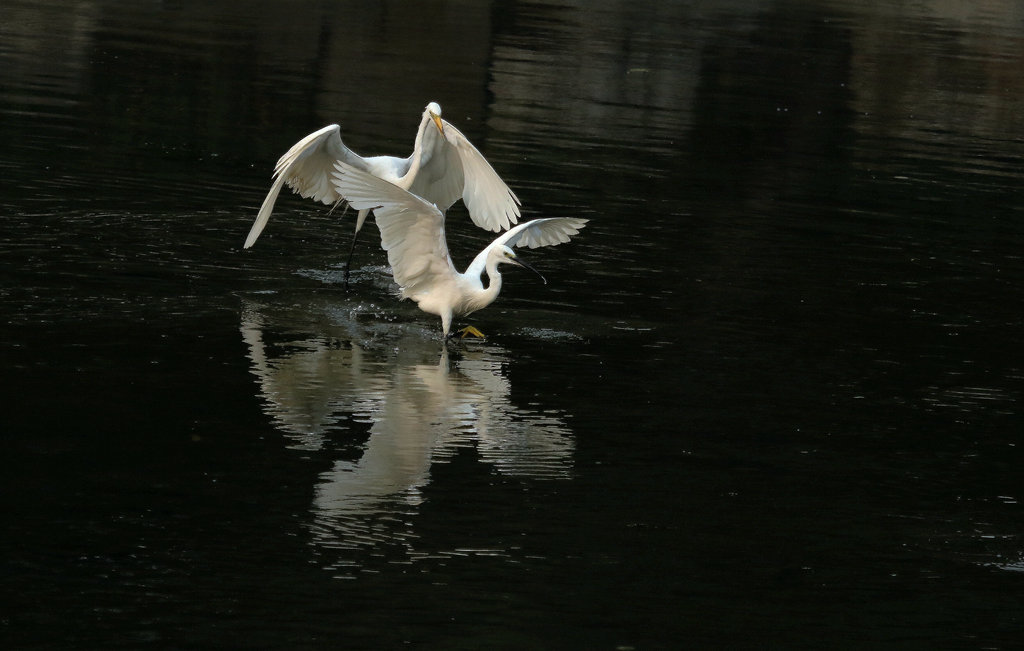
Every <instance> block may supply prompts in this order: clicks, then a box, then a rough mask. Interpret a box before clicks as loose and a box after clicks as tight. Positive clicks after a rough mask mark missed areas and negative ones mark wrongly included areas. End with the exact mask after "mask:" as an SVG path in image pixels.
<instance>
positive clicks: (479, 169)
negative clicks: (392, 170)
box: [409, 120, 520, 232]
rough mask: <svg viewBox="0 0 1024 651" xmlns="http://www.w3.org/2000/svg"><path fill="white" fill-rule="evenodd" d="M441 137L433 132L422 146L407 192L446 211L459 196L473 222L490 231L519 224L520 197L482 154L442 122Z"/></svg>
mask: <svg viewBox="0 0 1024 651" xmlns="http://www.w3.org/2000/svg"><path fill="white" fill-rule="evenodd" d="M441 123H442V125H443V127H444V138H441V137H440V134H437V133H436V130H433V129H428V132H427V135H429V136H431V138H430V139H429V140H430V142H428V139H427V138H424V146H426V147H429V148H430V150H431V152H430V155H429V158H425V160H424V161H423V163H422V164H421V166H420V169H419V172H417V174H416V178H415V179H414V180H413V183H412V185H411V186H410V187H409V191H410V192H412V193H413V194H416V195H419V196H421V197H423V198H425V199H427V200H428V201H431V202H433V203H434V204H436V205H437V207H438V208H439V209H440V210H441V211H442V212H444V211H447V210H448V208H450V207H451V205H452V204H453V203H455V201H456V200H458V199H459V197H462V200H463V202H465V204H466V208H467V210H469V216H470V218H471V219H472V220H473V223H474V224H476V225H477V226H479V227H480V228H484V229H486V230H489V231H495V232H497V231H502V230H505V229H507V228H509V227H510V226H511V225H512V224H515V223H516V222H517V221H519V217H520V212H519V205H520V202H519V197H517V196H516V195H515V193H514V192H512V190H511V189H509V187H508V186H507V185H506V184H505V182H504V181H502V180H501V177H500V176H498V173H497V172H495V171H494V168H493V167H491V164H490V163H488V162H487V159H486V158H484V155H483V154H481V153H480V151H479V150H478V149H477V148H476V147H474V146H473V143H471V142H470V141H469V139H468V138H466V136H464V135H462V132H461V131H459V130H458V129H456V128H455V127H453V126H452V125H451V123H449V122H448V121H447V120H441Z"/></svg>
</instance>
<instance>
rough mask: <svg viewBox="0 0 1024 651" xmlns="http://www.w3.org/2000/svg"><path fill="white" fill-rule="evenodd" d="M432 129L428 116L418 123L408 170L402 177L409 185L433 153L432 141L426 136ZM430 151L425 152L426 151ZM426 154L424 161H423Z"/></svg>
mask: <svg viewBox="0 0 1024 651" xmlns="http://www.w3.org/2000/svg"><path fill="white" fill-rule="evenodd" d="M432 128H433V124H431V120H430V116H429V114H427V115H424V116H423V119H422V120H421V121H420V128H419V131H417V132H416V141H415V142H414V143H413V149H412V156H410V157H409V158H408V161H409V168H408V170H407V171H406V173H405V175H404V177H403V178H404V179H405V180H408V181H409V182H410V183H411V182H412V179H414V178H415V177H416V173H417V172H419V169H420V166H421V165H423V164H424V163H425V162H427V160H429V158H430V155H431V154H432V153H433V140H432V139H431V138H430V137H429V136H428V135H427V134H428V132H429V131H430V129H432ZM428 149H429V150H430V151H427V150H428ZM424 154H426V160H425V159H424Z"/></svg>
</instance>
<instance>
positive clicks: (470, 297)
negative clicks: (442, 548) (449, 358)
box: [334, 162, 588, 338]
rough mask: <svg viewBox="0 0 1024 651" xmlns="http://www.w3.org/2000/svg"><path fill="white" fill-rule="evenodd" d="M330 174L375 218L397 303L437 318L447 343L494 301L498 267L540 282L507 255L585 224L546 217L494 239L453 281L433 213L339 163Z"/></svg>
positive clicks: (440, 220)
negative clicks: (461, 320)
mask: <svg viewBox="0 0 1024 651" xmlns="http://www.w3.org/2000/svg"><path fill="white" fill-rule="evenodd" d="M336 167H337V168H338V172H337V173H336V174H335V175H334V176H335V178H336V179H337V180H336V182H335V188H337V190H338V192H339V193H341V196H343V197H344V198H345V200H346V201H348V202H349V204H350V205H351V206H352V207H353V208H355V209H357V210H371V209H372V210H373V212H374V218H375V219H376V220H377V227H378V228H379V229H380V240H381V246H383V247H384V250H386V251H387V252H388V262H390V263H391V273H392V275H393V276H394V279H395V282H396V283H398V286H399V288H400V290H401V297H402V298H410V299H412V300H414V301H416V303H418V304H419V307H420V309H421V310H423V311H424V312H427V313H429V314H436V315H438V316H440V317H441V329H442V331H443V333H444V336H445V337H446V338H447V337H448V336H449V335H450V334H451V324H452V318H453V317H455V316H464V315H466V314H470V313H472V312H475V311H476V310H479V309H481V308H484V307H487V306H488V305H490V304H491V303H493V302H494V300H495V299H496V298H498V293H499V292H500V291H501V274H500V273H499V272H498V265H500V264H502V263H506V262H507V263H512V264H517V265H519V266H521V267H525V268H527V269H530V270H531V271H533V272H534V273H536V274H537V275H538V276H540V273H539V272H537V270H536V269H534V268H533V267H531V266H529V265H528V264H526V263H525V262H523V261H522V260H520V259H519V258H518V257H517V256H516V253H515V251H513V250H512V247H515V246H525V247H528V248H531V249H533V248H537V247H539V246H551V245H554V244H562V243H564V242H568V241H569V238H570V237H571V236H572V235H576V234H577V233H579V230H580V229H581V228H583V225H584V224H586V223H587V221H588V220H586V219H579V218H575V217H550V218H546V219H534V220H531V221H528V222H524V223H522V224H519V225H518V226H515V227H513V228H512V229H510V230H508V231H506V232H505V233H502V234H501V235H499V236H498V237H497V238H496V239H495V240H494V241H493V242H491V243H490V244H489V245H488V246H487V247H486V248H485V249H484V250H483V251H481V252H480V253H478V254H477V256H476V257H475V258H474V259H473V262H471V263H470V265H469V267H467V268H466V271H465V273H459V272H458V271H457V270H456V269H455V265H454V264H452V260H451V256H450V255H449V253H448V242H447V240H446V239H445V235H444V214H443V213H442V212H441V210H440V209H439V208H438V207H437V206H434V205H432V204H431V203H429V202H428V201H426V200H424V199H423V198H421V197H418V196H416V195H414V194H411V193H410V192H408V191H406V190H405V189H403V188H400V187H398V186H397V185H394V184H392V183H389V182H387V181H385V180H382V179H379V178H377V177H375V176H373V175H372V174H368V173H366V172H364V171H362V170H359V169H356V168H355V167H353V166H351V165H347V164H345V163H342V162H339V163H337V165H336ZM483 274H487V280H488V283H487V287H484V285H483V282H482V276H483ZM541 279H542V280H544V276H541ZM544 282H545V283H547V280H544ZM466 333H468V334H474V335H477V336H482V334H481V333H480V331H479V330H477V329H476V328H472V327H470V328H466V329H465V331H464V334H466Z"/></svg>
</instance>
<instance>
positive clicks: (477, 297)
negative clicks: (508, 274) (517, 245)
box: [466, 258, 501, 314]
mask: <svg viewBox="0 0 1024 651" xmlns="http://www.w3.org/2000/svg"><path fill="white" fill-rule="evenodd" d="M475 262H476V261H474V263H475ZM466 272H467V273H466V275H467V276H470V277H471V278H472V279H473V280H474V281H475V282H476V283H478V284H479V285H480V286H479V288H478V289H477V290H476V291H474V292H473V296H472V297H471V298H470V299H469V300H468V301H467V304H468V305H467V307H469V312H475V311H476V310H479V309H481V308H485V307H487V306H488V305H490V304H491V303H493V302H494V300H495V299H496V298H498V293H499V292H500V291H501V273H500V272H499V271H498V260H497V258H491V259H489V260H487V263H486V266H485V267H484V268H483V269H481V268H480V267H479V266H477V265H476V264H472V265H470V267H469V269H467V270H466ZM481 272H483V273H486V274H487V287H484V286H483V283H481V282H480V274H481ZM469 312H467V314H468V313H469Z"/></svg>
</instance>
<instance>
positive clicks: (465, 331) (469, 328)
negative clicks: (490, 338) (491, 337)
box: [459, 326, 484, 339]
mask: <svg viewBox="0 0 1024 651" xmlns="http://www.w3.org/2000/svg"><path fill="white" fill-rule="evenodd" d="M459 332H460V333H461V335H460V336H459V339H465V338H466V336H467V335H473V336H474V337H477V338H479V339H483V338H484V333H482V332H480V331H479V330H477V329H476V328H474V327H473V326H466V327H465V328H463V329H462V330H459Z"/></svg>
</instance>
